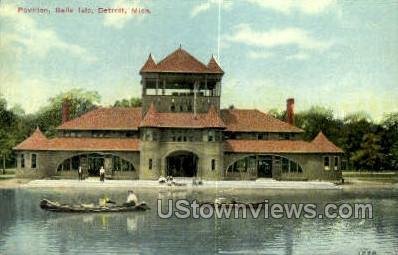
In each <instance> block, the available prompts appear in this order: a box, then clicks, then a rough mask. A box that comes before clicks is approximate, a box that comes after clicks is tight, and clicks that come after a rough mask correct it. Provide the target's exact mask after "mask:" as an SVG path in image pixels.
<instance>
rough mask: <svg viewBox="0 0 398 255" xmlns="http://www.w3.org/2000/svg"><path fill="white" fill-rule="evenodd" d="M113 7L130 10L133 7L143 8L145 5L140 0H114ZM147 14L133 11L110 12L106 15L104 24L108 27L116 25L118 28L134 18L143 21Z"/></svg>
mask: <svg viewBox="0 0 398 255" xmlns="http://www.w3.org/2000/svg"><path fill="white" fill-rule="evenodd" d="M111 8H125V9H126V10H127V9H128V10H130V9H131V8H138V9H139V8H141V9H144V7H143V6H142V4H141V1H140V0H114V2H113V4H112V7H111ZM146 15H147V14H145V13H143V14H138V13H137V14H132V13H129V12H128V13H127V14H123V13H109V14H106V15H105V17H104V26H106V27H114V28H117V29H121V28H123V27H124V26H125V25H126V23H127V22H128V21H130V20H132V19H135V20H136V21H139V22H140V21H142V20H143V19H144V17H145V16H146Z"/></svg>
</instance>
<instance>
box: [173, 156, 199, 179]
mask: <svg viewBox="0 0 398 255" xmlns="http://www.w3.org/2000/svg"><path fill="white" fill-rule="evenodd" d="M197 169H198V156H196V154H194V153H192V152H189V151H177V152H173V153H171V154H170V155H168V156H167V157H166V175H171V176H173V177H194V176H196V174H197Z"/></svg>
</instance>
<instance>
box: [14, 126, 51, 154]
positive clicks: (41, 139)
mask: <svg viewBox="0 0 398 255" xmlns="http://www.w3.org/2000/svg"><path fill="white" fill-rule="evenodd" d="M48 141H49V140H48V139H47V137H46V136H45V135H44V134H43V133H42V132H41V131H40V129H39V128H38V127H37V128H36V130H35V131H34V132H33V133H32V135H31V136H29V137H28V138H26V139H25V140H24V141H22V142H21V143H20V144H18V145H17V146H15V147H14V150H28V149H31V148H36V147H45V146H47V144H48Z"/></svg>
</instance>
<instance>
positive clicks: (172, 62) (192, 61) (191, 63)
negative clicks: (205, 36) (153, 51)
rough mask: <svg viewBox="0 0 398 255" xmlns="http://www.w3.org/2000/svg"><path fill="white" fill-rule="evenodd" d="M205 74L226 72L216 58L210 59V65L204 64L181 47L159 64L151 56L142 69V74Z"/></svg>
mask: <svg viewBox="0 0 398 255" xmlns="http://www.w3.org/2000/svg"><path fill="white" fill-rule="evenodd" d="M154 72H155V73H156V72H160V73H162V72H163V73H203V74H223V73H224V72H223V71H222V69H221V68H220V66H219V65H218V64H217V62H216V61H215V59H214V58H212V59H210V62H209V65H205V64H203V63H202V62H201V61H199V60H198V59H196V58H195V57H194V56H192V55H191V54H190V53H188V52H187V51H186V50H184V49H182V48H181V47H180V48H178V49H177V50H175V51H174V52H172V53H171V54H169V55H168V56H166V57H165V58H164V59H163V60H161V61H159V62H158V63H157V64H156V63H155V61H154V60H153V58H152V55H149V57H148V60H147V61H146V63H145V64H144V66H143V67H142V68H141V70H140V73H154Z"/></svg>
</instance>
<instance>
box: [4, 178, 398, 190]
mask: <svg viewBox="0 0 398 255" xmlns="http://www.w3.org/2000/svg"><path fill="white" fill-rule="evenodd" d="M177 183H180V184H182V186H169V185H167V184H159V183H158V182H157V181H148V180H106V181H105V182H104V183H101V182H100V181H99V180H98V179H96V178H95V179H87V180H83V181H78V180H70V179H64V180H32V179H18V178H11V179H6V180H1V181H0V189H16V188H22V189H37V188H51V189H52V188H77V189H97V188H101V189H108V188H112V189H114V188H121V189H125V188H140V189H145V188H148V189H157V190H198V191H200V190H207V189H239V190H242V189H247V190H289V189H290V190H350V189H363V188H398V183H386V182H377V181H363V180H354V179H350V181H349V182H346V183H345V184H341V185H336V184H334V183H332V182H326V181H305V182H302V181H276V180H256V181H204V184H203V185H192V180H191V179H182V180H177Z"/></svg>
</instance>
